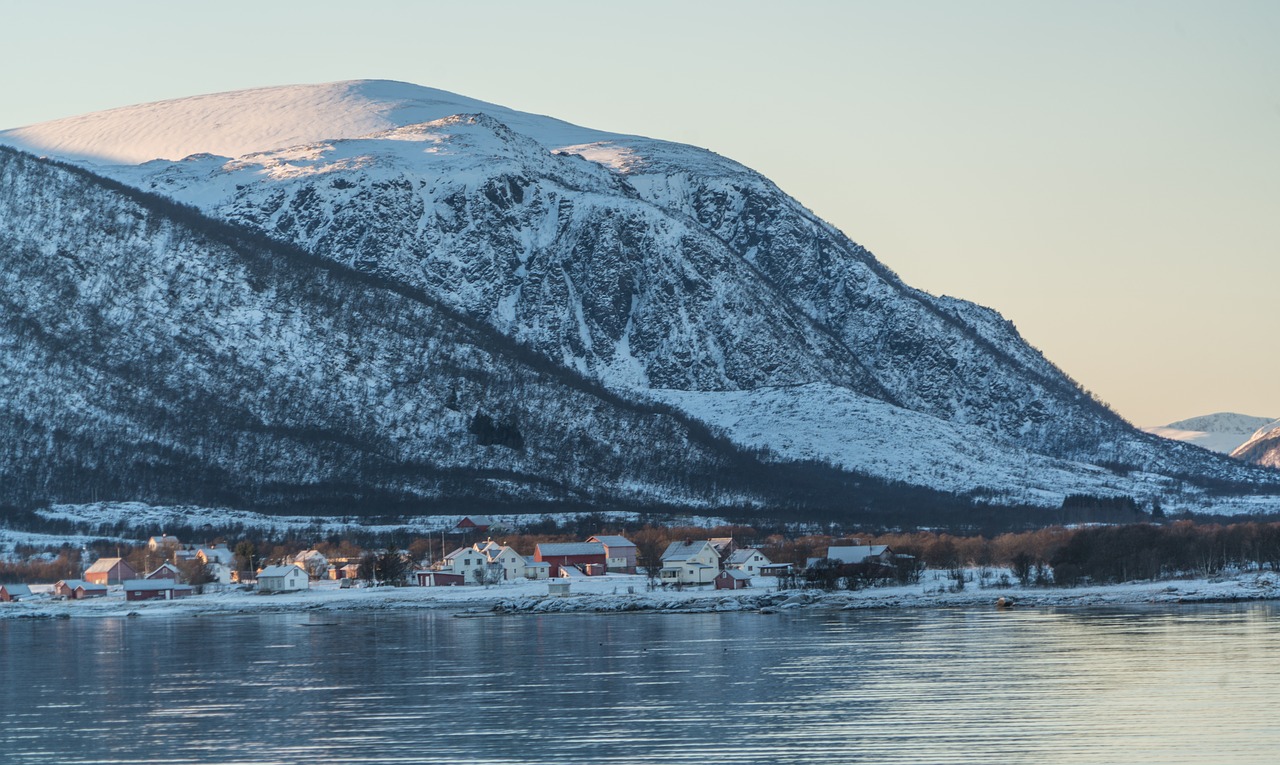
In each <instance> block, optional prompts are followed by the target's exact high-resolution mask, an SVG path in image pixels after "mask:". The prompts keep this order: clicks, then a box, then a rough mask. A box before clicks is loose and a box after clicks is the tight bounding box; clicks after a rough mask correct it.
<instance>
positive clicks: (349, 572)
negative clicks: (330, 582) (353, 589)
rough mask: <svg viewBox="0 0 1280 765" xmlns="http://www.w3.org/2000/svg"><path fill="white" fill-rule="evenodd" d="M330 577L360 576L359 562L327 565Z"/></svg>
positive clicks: (355, 577) (354, 577)
mask: <svg viewBox="0 0 1280 765" xmlns="http://www.w3.org/2000/svg"><path fill="white" fill-rule="evenodd" d="M329 578H330V579H358V578H360V564H359V563H346V564H343V565H341V566H335V565H330V566H329Z"/></svg>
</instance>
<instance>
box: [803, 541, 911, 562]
mask: <svg viewBox="0 0 1280 765" xmlns="http://www.w3.org/2000/svg"><path fill="white" fill-rule="evenodd" d="M827 557H828V558H830V559H831V560H834V561H839V562H840V563H844V564H846V565H853V564H858V563H882V564H884V565H886V566H891V565H893V560H894V552H893V550H891V549H889V546H888V545H831V546H830V547H828V548H827ZM814 560H816V559H814Z"/></svg>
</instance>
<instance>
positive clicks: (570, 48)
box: [0, 0, 1280, 424]
mask: <svg viewBox="0 0 1280 765" xmlns="http://www.w3.org/2000/svg"><path fill="white" fill-rule="evenodd" d="M356 7H359V8H360V9H361V10H360V11H358V12H357V11H355V10H353V9H354V8H356ZM4 17H5V21H6V27H7V31H8V33H7V34H6V35H5V37H6V40H5V45H4V46H3V47H0V71H3V72H5V74H4V78H5V88H4V98H3V99H0V127H14V126H18V125H23V124H28V123H32V122H38V121H42V120H46V119H53V118H57V117H63V116H69V115H72V114H78V113H83V112H89V111H96V110H99V109H105V108H110V107H113V106H123V105H126V104H132V103H140V102H144V101H152V100H157V99H162V98H174V97H180V96H186V95H194V94H198V93H206V92H214V91H223V90H234V89H239V88H246V87H256V86H263V85H278V84H286V83H294V82H324V81H329V80H343V79H355V78H365V77H378V78H387V79H397V80H405V81H409V82H414V83H418V84H421V85H428V86H432V87H438V88H443V89H446V90H452V91H455V92H459V93H463V94H466V95H468V96H472V97H475V98H480V99H484V100H488V101H493V102H497V103H501V104H504V105H507V106H511V107H514V108H518V109H523V110H527V111H532V112H539V113H544V114H551V115H554V116H557V117H560V118H562V119H566V120H569V121H571V122H577V123H579V124H583V125H588V126H591V127H596V128H602V129H606V130H614V131H618V132H626V133H639V134H643V135H650V136H654V137H657V138H664V139H669V140H675V141H683V142H687V143H694V144H698V145H701V146H706V147H708V148H711V149H713V150H715V151H718V152H720V153H722V154H725V155H727V156H730V157H733V158H734V159H737V160H739V161H741V162H743V163H745V164H747V165H749V166H751V167H754V168H755V169H757V170H759V171H761V172H763V173H764V174H765V175H767V176H769V177H770V178H772V179H773V180H775V181H776V182H777V183H778V184H779V185H780V186H781V187H782V188H783V189H784V190H786V191H787V192H789V193H791V194H792V195H794V196H795V197H796V198H798V199H799V200H800V201H801V202H803V203H804V204H806V205H807V206H809V207H810V208H811V209H813V210H814V211H815V212H817V213H818V214H819V215H821V216H822V217H823V218H826V219H827V220H828V221H830V222H832V223H833V224H835V225H836V226H838V227H840V228H841V229H842V230H844V232H845V233H846V234H848V235H849V236H850V237H851V238H853V239H854V240H855V241H858V242H861V243H862V244H864V245H866V246H867V247H869V248H870V249H871V250H872V251H873V252H875V253H876V255H877V256H878V257H879V258H880V259H881V260H882V261H884V262H885V263H886V264H888V265H889V266H890V267H891V268H893V269H895V270H896V271H898V273H899V274H900V275H901V276H902V277H903V278H904V279H905V280H906V281H907V282H908V283H910V284H912V285H914V286H917V287H920V288H922V289H926V290H928V291H930V292H935V293H940V294H950V295H955V296H958V297H963V298H967V299H970V300H974V301H976V302H979V303H982V304H984V305H988V306H991V307H993V308H995V309H997V310H999V311H1000V312H1001V313H1003V314H1004V315H1005V316H1006V317H1007V318H1009V319H1012V320H1013V321H1014V322H1015V323H1016V324H1017V325H1018V327H1019V329H1021V330H1022V332H1023V334H1024V335H1025V336H1026V337H1027V339H1028V340H1029V341H1030V342H1031V343H1032V344H1034V345H1036V346H1037V347H1039V348H1041V349H1042V350H1043V351H1044V352H1045V353H1046V354H1047V355H1048V356H1049V358H1051V359H1052V360H1053V361H1055V362H1057V363H1058V364H1059V365H1060V366H1061V367H1063V368H1064V369H1065V370H1066V371H1067V372H1068V373H1069V374H1071V375H1072V376H1073V377H1075V378H1076V379H1078V380H1079V381H1080V382H1081V383H1082V384H1084V385H1085V386H1086V387H1088V388H1090V389H1091V390H1093V391H1095V392H1096V393H1098V394H1099V395H1100V396H1101V397H1102V398H1104V399H1106V400H1107V401H1109V402H1111V403H1112V405H1113V406H1115V407H1116V408H1117V409H1118V410H1119V411H1120V413H1121V414H1123V415H1125V416H1126V417H1128V418H1129V419H1131V420H1132V421H1134V422H1136V423H1138V424H1160V423H1164V422H1168V421H1170V420H1174V419H1179V418H1182V417H1190V416H1194V415H1200V414H1207V413H1209V412H1214V411H1221V410H1232V411H1240V412H1244V413H1247V414H1255V415H1266V416H1272V417H1280V349H1278V348H1277V343H1276V337H1277V329H1278V328H1280V321H1278V320H1277V319H1276V317H1275V315H1274V312H1273V310H1271V309H1272V304H1273V303H1274V300H1275V295H1276V291H1277V288H1278V287H1280V278H1278V277H1280V258H1277V254H1278V253H1277V242H1280V140H1278V139H1280V44H1278V43H1277V41H1278V40H1280V3H1277V2H1207V1H1206V2H1171V1H1167V0H1160V1H1155V0H1152V1H1150V2H1080V1H1074V2H1062V3H1044V2H1013V1H1010V2H972V3H961V2H884V3H860V2H848V1H846V2H789V3H785V4H784V3H774V2H770V3H765V2H743V1H741V0H738V1H736V2H692V1H691V0H685V1H684V2H647V3H626V4H621V3H617V4H613V3H604V2H567V1H565V2H541V3H538V2H487V3H486V2H478V1H473V2H457V1H456V0H455V1H454V2H449V3H432V2H374V1H373V0H367V1H366V2H362V3H360V4H358V6H357V4H355V3H343V4H337V3H326V2H321V1H320V0H311V1H310V2H261V1H259V2H252V3H250V2H241V1H239V0H224V1H223V2H218V3H216V4H208V5H204V6H197V5H196V4H187V3H173V2H111V3H103V2H59V3H44V2H26V3H8V4H6V5H5V8H4Z"/></svg>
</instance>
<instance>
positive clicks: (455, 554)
mask: <svg viewBox="0 0 1280 765" xmlns="http://www.w3.org/2000/svg"><path fill="white" fill-rule="evenodd" d="M467 553H472V554H475V555H481V556H483V555H484V553H482V552H480V551H479V550H476V549H474V548H471V547H459V548H458V549H456V550H454V551H453V552H451V553H449V554H448V555H446V556H444V559H445V560H453V559H454V558H458V557H465V556H466V555H467Z"/></svg>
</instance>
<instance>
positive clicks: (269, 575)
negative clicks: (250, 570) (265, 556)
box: [258, 566, 311, 592]
mask: <svg viewBox="0 0 1280 765" xmlns="http://www.w3.org/2000/svg"><path fill="white" fill-rule="evenodd" d="M310 586H311V581H310V579H309V578H308V577H307V573H306V572H305V571H303V570H302V569H300V568H298V567H297V566H267V567H266V568H264V569H262V570H261V571H259V572H258V591H259V592H293V591H295V590H305V589H307V588H308V587H310Z"/></svg>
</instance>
